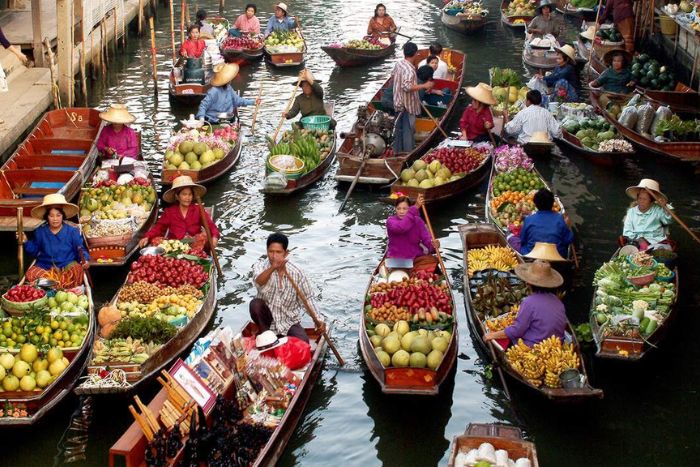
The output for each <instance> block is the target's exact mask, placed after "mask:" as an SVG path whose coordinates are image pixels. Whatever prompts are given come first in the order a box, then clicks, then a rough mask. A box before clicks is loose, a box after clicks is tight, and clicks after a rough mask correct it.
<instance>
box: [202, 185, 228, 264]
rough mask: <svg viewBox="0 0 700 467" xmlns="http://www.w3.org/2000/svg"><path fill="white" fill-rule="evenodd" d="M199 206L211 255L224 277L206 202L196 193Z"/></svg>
mask: <svg viewBox="0 0 700 467" xmlns="http://www.w3.org/2000/svg"><path fill="white" fill-rule="evenodd" d="M195 198H196V201H197V206H199V217H200V218H201V219H202V227H204V232H205V233H206V234H207V242H208V243H209V249H210V250H211V257H212V259H213V260H214V266H216V272H217V273H219V276H221V277H223V275H224V273H223V271H221V265H220V264H219V257H218V256H217V254H216V248H215V247H214V243H213V241H212V236H211V229H210V228H209V222H207V214H206V213H205V212H204V204H202V198H201V196H199V195H195Z"/></svg>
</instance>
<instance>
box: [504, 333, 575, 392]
mask: <svg viewBox="0 0 700 467" xmlns="http://www.w3.org/2000/svg"><path fill="white" fill-rule="evenodd" d="M506 357H507V359H508V363H509V364H510V365H511V366H512V367H513V369H514V370H515V371H517V372H518V373H520V375H521V376H522V377H523V378H525V379H526V380H527V381H528V382H529V383H530V384H532V385H534V386H535V387H540V386H542V385H543V384H544V386H546V387H548V388H558V387H560V386H561V384H560V381H559V374H560V373H561V372H562V371H564V370H567V369H570V368H573V369H580V368H581V361H580V360H579V358H578V354H577V353H576V351H575V350H574V346H573V344H562V342H561V339H559V338H558V337H555V336H551V337H549V338H548V339H545V340H543V341H542V342H540V343H538V344H535V345H534V346H533V347H532V348H530V347H528V346H527V345H525V344H524V343H523V341H522V339H519V340H518V343H517V344H516V345H512V346H511V347H510V348H508V350H507V351H506Z"/></svg>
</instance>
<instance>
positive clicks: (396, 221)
mask: <svg viewBox="0 0 700 467" xmlns="http://www.w3.org/2000/svg"><path fill="white" fill-rule="evenodd" d="M423 201H424V198H423V195H418V198H417V199H416V204H415V205H414V206H411V204H410V200H409V199H408V197H407V196H400V197H399V198H398V199H397V200H396V202H395V204H394V206H396V214H394V215H393V216H391V217H389V219H387V221H386V231H387V237H388V240H389V241H388V243H389V246H388V251H387V257H388V258H401V259H416V258H418V257H419V256H423V255H425V254H426V252H425V251H424V249H423V247H425V249H426V250H427V253H434V252H435V250H436V249H437V248H439V247H440V242H438V241H437V239H436V240H433V239H432V238H431V237H430V233H429V232H428V228H427V227H426V226H425V222H423V219H421V217H420V208H421V206H423Z"/></svg>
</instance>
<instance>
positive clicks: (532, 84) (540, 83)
mask: <svg viewBox="0 0 700 467" xmlns="http://www.w3.org/2000/svg"><path fill="white" fill-rule="evenodd" d="M527 87H528V88H530V89H532V90H533V91H539V92H540V93H541V94H542V95H543V96H544V95H545V94H547V93H549V88H548V87H547V84H546V83H545V82H544V80H543V79H537V78H536V77H534V76H533V77H532V78H530V81H528V82H527Z"/></svg>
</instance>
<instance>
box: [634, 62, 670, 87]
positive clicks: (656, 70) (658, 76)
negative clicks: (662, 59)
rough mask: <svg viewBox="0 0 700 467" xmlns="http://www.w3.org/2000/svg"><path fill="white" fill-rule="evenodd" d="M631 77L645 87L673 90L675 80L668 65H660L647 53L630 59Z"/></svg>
mask: <svg viewBox="0 0 700 467" xmlns="http://www.w3.org/2000/svg"><path fill="white" fill-rule="evenodd" d="M631 71H632V77H633V78H634V79H635V80H636V81H637V83H638V84H639V85H640V86H642V87H644V88H647V89H658V90H664V91H673V90H674V89H675V88H676V80H675V77H674V75H673V72H672V71H671V70H670V68H669V67H667V66H664V65H661V64H660V63H659V62H658V61H657V60H654V59H653V58H651V57H649V55H648V54H645V53H643V54H640V55H637V56H636V57H634V58H633V59H632V67H631Z"/></svg>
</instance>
